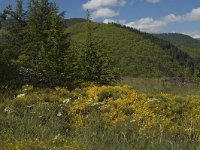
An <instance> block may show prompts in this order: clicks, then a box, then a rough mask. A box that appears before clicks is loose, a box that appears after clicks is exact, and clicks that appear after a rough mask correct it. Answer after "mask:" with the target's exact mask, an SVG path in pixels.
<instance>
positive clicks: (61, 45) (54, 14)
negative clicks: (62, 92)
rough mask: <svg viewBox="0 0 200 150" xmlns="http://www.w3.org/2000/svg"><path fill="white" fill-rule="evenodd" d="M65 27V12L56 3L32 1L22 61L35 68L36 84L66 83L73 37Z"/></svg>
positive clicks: (55, 84)
mask: <svg viewBox="0 0 200 150" xmlns="http://www.w3.org/2000/svg"><path fill="white" fill-rule="evenodd" d="M64 30H65V24H64V16H61V15H59V14H58V9H57V7H56V4H55V3H51V2H49V1H48V0H31V1H30V3H29V7H28V15H27V25H26V27H25V29H24V33H25V39H26V40H25V44H24V45H23V46H22V49H23V51H22V53H21V55H20V57H19V59H18V62H19V63H21V64H20V65H22V66H24V67H25V68H27V69H30V70H32V72H33V75H34V82H35V83H36V84H42V85H45V86H64V85H66V82H67V81H66V76H67V74H66V72H65V69H64V68H65V56H66V53H67V49H68V46H69V40H68V35H67V34H65V32H64Z"/></svg>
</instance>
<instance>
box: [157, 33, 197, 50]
mask: <svg viewBox="0 0 200 150" xmlns="http://www.w3.org/2000/svg"><path fill="white" fill-rule="evenodd" d="M155 36H158V37H160V38H162V39H164V40H167V41H170V42H171V43H173V44H175V45H178V46H184V47H190V48H200V40H198V39H194V38H192V37H190V36H188V35H184V34H180V33H163V34H155Z"/></svg>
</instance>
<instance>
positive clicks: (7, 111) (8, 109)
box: [3, 107, 13, 114]
mask: <svg viewBox="0 0 200 150" xmlns="http://www.w3.org/2000/svg"><path fill="white" fill-rule="evenodd" d="M3 112H5V113H7V114H11V113H12V112H13V110H12V108H10V107H6V108H5V109H4V110H3Z"/></svg>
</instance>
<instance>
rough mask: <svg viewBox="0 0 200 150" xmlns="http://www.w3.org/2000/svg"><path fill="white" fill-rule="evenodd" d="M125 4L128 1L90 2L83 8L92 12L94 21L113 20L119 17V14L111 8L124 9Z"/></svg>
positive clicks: (94, 0)
mask: <svg viewBox="0 0 200 150" xmlns="http://www.w3.org/2000/svg"><path fill="white" fill-rule="evenodd" d="M125 4H126V0H89V1H88V2H87V3H85V4H83V5H82V8H83V9H84V10H87V9H88V10H90V11H91V16H92V18H93V19H96V18H112V17H115V16H118V15H119V13H118V12H116V11H114V10H113V9H111V7H117V6H120V7H122V6H124V5H125Z"/></svg>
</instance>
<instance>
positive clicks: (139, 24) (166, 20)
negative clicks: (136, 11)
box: [126, 8, 200, 32]
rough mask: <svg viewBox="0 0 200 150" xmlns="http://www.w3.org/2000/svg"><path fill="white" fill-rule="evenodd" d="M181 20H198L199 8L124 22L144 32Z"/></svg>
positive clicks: (160, 28) (199, 18) (199, 17)
mask: <svg viewBox="0 0 200 150" xmlns="http://www.w3.org/2000/svg"><path fill="white" fill-rule="evenodd" d="M181 21H200V8H195V9H193V10H192V11H191V12H189V13H186V14H184V15H174V14H170V15H167V16H165V17H162V18H160V19H157V20H156V19H153V18H149V17H147V18H141V19H139V20H136V21H133V22H129V23H126V25H127V26H130V27H133V28H136V29H139V30H141V31H146V32H160V31H161V30H162V29H163V28H164V27H166V26H167V25H169V24H171V23H176V22H181Z"/></svg>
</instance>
